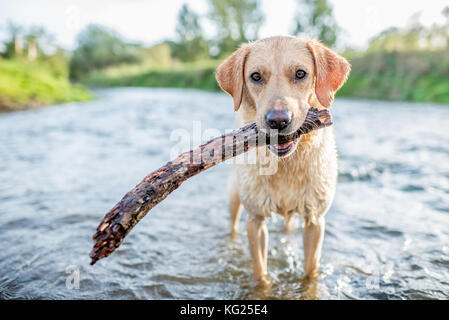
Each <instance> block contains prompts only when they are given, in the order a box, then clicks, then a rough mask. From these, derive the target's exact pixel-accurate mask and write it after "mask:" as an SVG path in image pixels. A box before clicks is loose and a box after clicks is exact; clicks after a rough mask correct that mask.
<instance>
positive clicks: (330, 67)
mask: <svg viewBox="0 0 449 320" xmlns="http://www.w3.org/2000/svg"><path fill="white" fill-rule="evenodd" d="M307 48H308V49H309V51H310V52H311V53H312V56H313V60H314V62H315V73H316V80H315V94H316V97H317V98H318V101H319V102H320V103H321V105H322V106H323V107H326V108H329V107H330V105H331V103H332V101H333V100H334V94H335V92H336V91H337V90H338V89H340V87H341V86H342V85H343V83H344V82H345V80H346V77H347V75H348V73H349V70H350V69H351V65H350V64H349V62H348V61H347V60H346V59H345V58H343V57H342V56H340V55H338V54H336V53H335V52H333V51H332V50H331V49H329V48H327V47H325V46H324V45H322V44H321V43H320V42H319V41H317V40H311V41H309V42H307Z"/></svg>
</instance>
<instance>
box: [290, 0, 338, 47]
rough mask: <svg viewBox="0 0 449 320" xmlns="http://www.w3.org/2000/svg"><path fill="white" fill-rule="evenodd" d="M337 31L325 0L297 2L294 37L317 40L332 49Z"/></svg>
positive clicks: (335, 23)
mask: <svg viewBox="0 0 449 320" xmlns="http://www.w3.org/2000/svg"><path fill="white" fill-rule="evenodd" d="M339 31H340V28H339V26H338V24H337V22H336V21H335V18H334V13H333V10H332V7H331V6H330V5H329V3H328V1H327V0H298V11H297V14H296V16H295V26H294V30H293V34H294V35H297V36H305V37H309V38H317V39H319V40H321V42H323V43H324V44H325V45H327V46H329V47H334V46H335V44H336V43H337V38H338V33H339Z"/></svg>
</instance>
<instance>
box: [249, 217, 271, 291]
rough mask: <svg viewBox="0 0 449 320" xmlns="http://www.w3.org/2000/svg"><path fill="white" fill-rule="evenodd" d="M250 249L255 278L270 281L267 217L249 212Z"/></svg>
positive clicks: (260, 280) (263, 281) (264, 281)
mask: <svg viewBox="0 0 449 320" xmlns="http://www.w3.org/2000/svg"><path fill="white" fill-rule="evenodd" d="M246 230H247V233H248V242H249V250H250V252H251V258H252V260H253V275H254V280H257V281H259V282H261V283H268V279H267V278H266V273H267V258H268V257H267V256H268V228H267V224H266V222H265V217H263V216H260V215H256V214H251V213H248V216H247V219H246Z"/></svg>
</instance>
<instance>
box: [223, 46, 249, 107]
mask: <svg viewBox="0 0 449 320" xmlns="http://www.w3.org/2000/svg"><path fill="white" fill-rule="evenodd" d="M248 53H249V45H247V44H243V45H242V46H241V47H240V48H239V49H237V50H236V51H235V52H234V53H233V54H232V55H231V56H230V57H229V58H227V59H226V60H225V61H224V62H223V63H222V64H220V65H219V66H218V68H217V70H216V72H215V77H216V78H217V82H218V84H219V85H220V87H221V89H222V90H223V91H226V92H227V93H229V94H230V95H231V96H232V98H233V99H234V110H235V111H237V110H238V109H239V107H240V104H241V103H242V96H243V85H244V67H245V60H246V57H247V56H248Z"/></svg>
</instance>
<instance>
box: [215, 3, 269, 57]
mask: <svg viewBox="0 0 449 320" xmlns="http://www.w3.org/2000/svg"><path fill="white" fill-rule="evenodd" d="M209 4H210V7H211V12H210V19H211V21H212V22H213V23H214V24H215V27H216V31H217V34H216V36H215V37H214V39H215V43H214V45H215V47H216V49H217V50H218V54H226V53H229V52H232V51H234V50H235V49H236V48H237V47H238V45H239V44H240V43H242V42H247V41H251V40H256V39H257V37H258V33H259V29H260V27H261V25H262V23H263V21H264V19H265V17H264V15H263V12H262V9H261V1H260V0H228V1H223V0H210V1H209Z"/></svg>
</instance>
